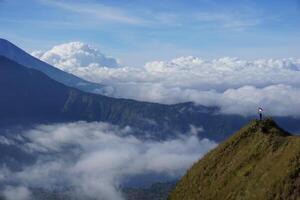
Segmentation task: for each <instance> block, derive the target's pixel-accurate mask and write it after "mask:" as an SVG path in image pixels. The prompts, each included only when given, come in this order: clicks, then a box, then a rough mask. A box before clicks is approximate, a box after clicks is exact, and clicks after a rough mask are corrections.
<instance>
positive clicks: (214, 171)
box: [169, 119, 300, 200]
mask: <svg viewBox="0 0 300 200" xmlns="http://www.w3.org/2000/svg"><path fill="white" fill-rule="evenodd" d="M169 199H170V200H199V199H201V200H206V199H211V200H218V199H221V200H226V199H228V200H229V199H230V200H232V199H245V200H246V199H249V200H250V199H251V200H253V199H256V200H260V199H261V200H276V199H284V200H289V199H291V200H298V199H300V137H299V136H292V135H290V134H289V133H287V132H285V131H284V130H282V129H281V128H279V127H278V126H277V125H276V123H275V122H274V121H273V120H271V119H265V120H263V121H261V122H260V121H257V120H255V121H252V122H251V123H249V124H248V125H247V126H246V127H244V128H242V129H241V130H240V131H239V132H237V133H236V134H235V135H233V136H232V137H231V138H230V139H228V140H227V141H225V142H224V143H223V144H221V145H219V146H218V147H217V148H216V149H214V150H213V151H211V152H210V153H208V154H207V155H206V156H205V157H204V158H203V159H201V160H200V161H198V162H197V163H196V164H194V165H193V167H192V168H191V169H190V170H189V171H188V172H187V174H186V175H185V176H184V177H183V178H182V180H181V181H180V182H179V183H178V184H177V185H176V188H175V190H174V191H173V192H172V193H171V194H170V196H169Z"/></svg>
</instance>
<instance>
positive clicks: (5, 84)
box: [0, 56, 246, 140]
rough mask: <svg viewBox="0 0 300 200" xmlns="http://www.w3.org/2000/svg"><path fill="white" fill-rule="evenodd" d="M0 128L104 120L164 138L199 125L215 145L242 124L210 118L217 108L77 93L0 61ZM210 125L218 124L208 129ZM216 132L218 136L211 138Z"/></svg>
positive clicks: (231, 119) (239, 120) (230, 118)
mask: <svg viewBox="0 0 300 200" xmlns="http://www.w3.org/2000/svg"><path fill="white" fill-rule="evenodd" d="M0 93H1V98H0V127H2V128H3V127H5V126H8V125H19V124H25V125H29V124H35V123H54V122H69V121H78V120H85V121H103V122H109V123H112V124H116V125H119V126H121V127H125V126H131V127H132V128H134V129H135V130H136V133H137V135H141V134H143V135H147V134H149V135H150V136H151V137H153V138H159V139H163V138H166V137H168V136H172V135H173V136H174V135H176V134H179V133H185V132H187V131H189V130H190V127H191V125H194V126H196V127H198V126H201V127H203V128H204V130H203V131H202V132H201V134H202V137H208V136H209V134H211V135H210V138H214V139H216V140H220V139H222V138H224V137H226V134H227V133H228V132H229V131H231V130H235V129H237V128H238V127H239V126H241V125H242V124H244V123H245V121H246V119H245V118H241V117H239V116H234V115H233V116H226V118H224V117H222V115H214V112H215V110H216V108H207V107H204V106H196V105H194V104H193V103H183V104H175V105H162V104H157V103H146V102H138V101H134V100H127V99H116V98H110V97H106V96H102V95H96V94H91V93H86V92H82V91H80V90H78V89H75V88H71V87H67V86H65V85H64V84H62V83H59V82H57V81H55V80H52V79H51V78H49V77H48V76H46V75H45V74H43V73H42V72H40V71H37V70H34V69H31V68H26V67H24V66H21V65H20V64H18V63H16V62H14V61H12V60H10V59H7V58H6V57H3V56H0ZM211 123H213V124H218V125H217V126H211ZM216 133H218V134H216Z"/></svg>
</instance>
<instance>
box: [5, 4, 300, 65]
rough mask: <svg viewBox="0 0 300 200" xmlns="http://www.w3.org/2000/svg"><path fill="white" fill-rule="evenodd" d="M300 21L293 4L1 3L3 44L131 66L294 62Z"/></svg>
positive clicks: (299, 10)
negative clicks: (78, 48)
mask: <svg viewBox="0 0 300 200" xmlns="http://www.w3.org/2000/svg"><path fill="white" fill-rule="evenodd" d="M299 22H300V1H299V0H285V1H272V0H252V1H250V0H228V1H223V0H189V1H183V0H152V1H145V0H139V1H138V0H122V1H115V0H103V1H101V0H85V1H83V0H81V1H79V0H72V1H69V0H26V1H24V0H0V37H1V38H5V39H8V40H10V41H11V42H13V43H15V44H17V45H18V46H20V47H22V48H23V49H25V50H27V51H29V52H32V51H34V50H47V49H49V48H51V47H53V46H54V45H58V44H62V43H67V42H71V41H81V42H84V43H88V44H91V45H93V46H94V47H96V48H98V49H100V50H101V51H102V52H105V53H106V54H107V55H109V56H113V57H115V58H118V59H119V60H120V61H121V62H122V63H123V64H124V65H130V66H141V65H143V64H145V63H146V62H149V61H153V60H169V59H172V58H174V57H178V56H198V57H203V58H207V59H211V58H216V57H224V56H230V57H239V58H244V59H257V58H289V57H299V50H300V34H299V31H300V26H299Z"/></svg>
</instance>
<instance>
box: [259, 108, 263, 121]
mask: <svg viewBox="0 0 300 200" xmlns="http://www.w3.org/2000/svg"><path fill="white" fill-rule="evenodd" d="M263 111H264V110H263V109H262V108H261V107H259V108H258V114H259V120H260V121H261V120H262V117H263V114H262V113H263Z"/></svg>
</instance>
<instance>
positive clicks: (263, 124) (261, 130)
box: [240, 117, 291, 136]
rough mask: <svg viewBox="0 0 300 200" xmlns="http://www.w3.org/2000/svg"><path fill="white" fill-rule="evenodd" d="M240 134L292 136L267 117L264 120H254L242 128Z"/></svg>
mask: <svg viewBox="0 0 300 200" xmlns="http://www.w3.org/2000/svg"><path fill="white" fill-rule="evenodd" d="M240 134H250V135H252V134H265V135H272V136H290V135H291V134H290V133H288V132H287V131H285V130H283V129H282V128H280V127H279V126H278V125H277V123H276V122H275V121H274V120H273V119H272V118H271V117H267V118H265V119H263V120H261V121H260V120H253V121H251V122H249V124H247V125H246V126H245V127H243V128H242V129H241V130H240Z"/></svg>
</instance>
